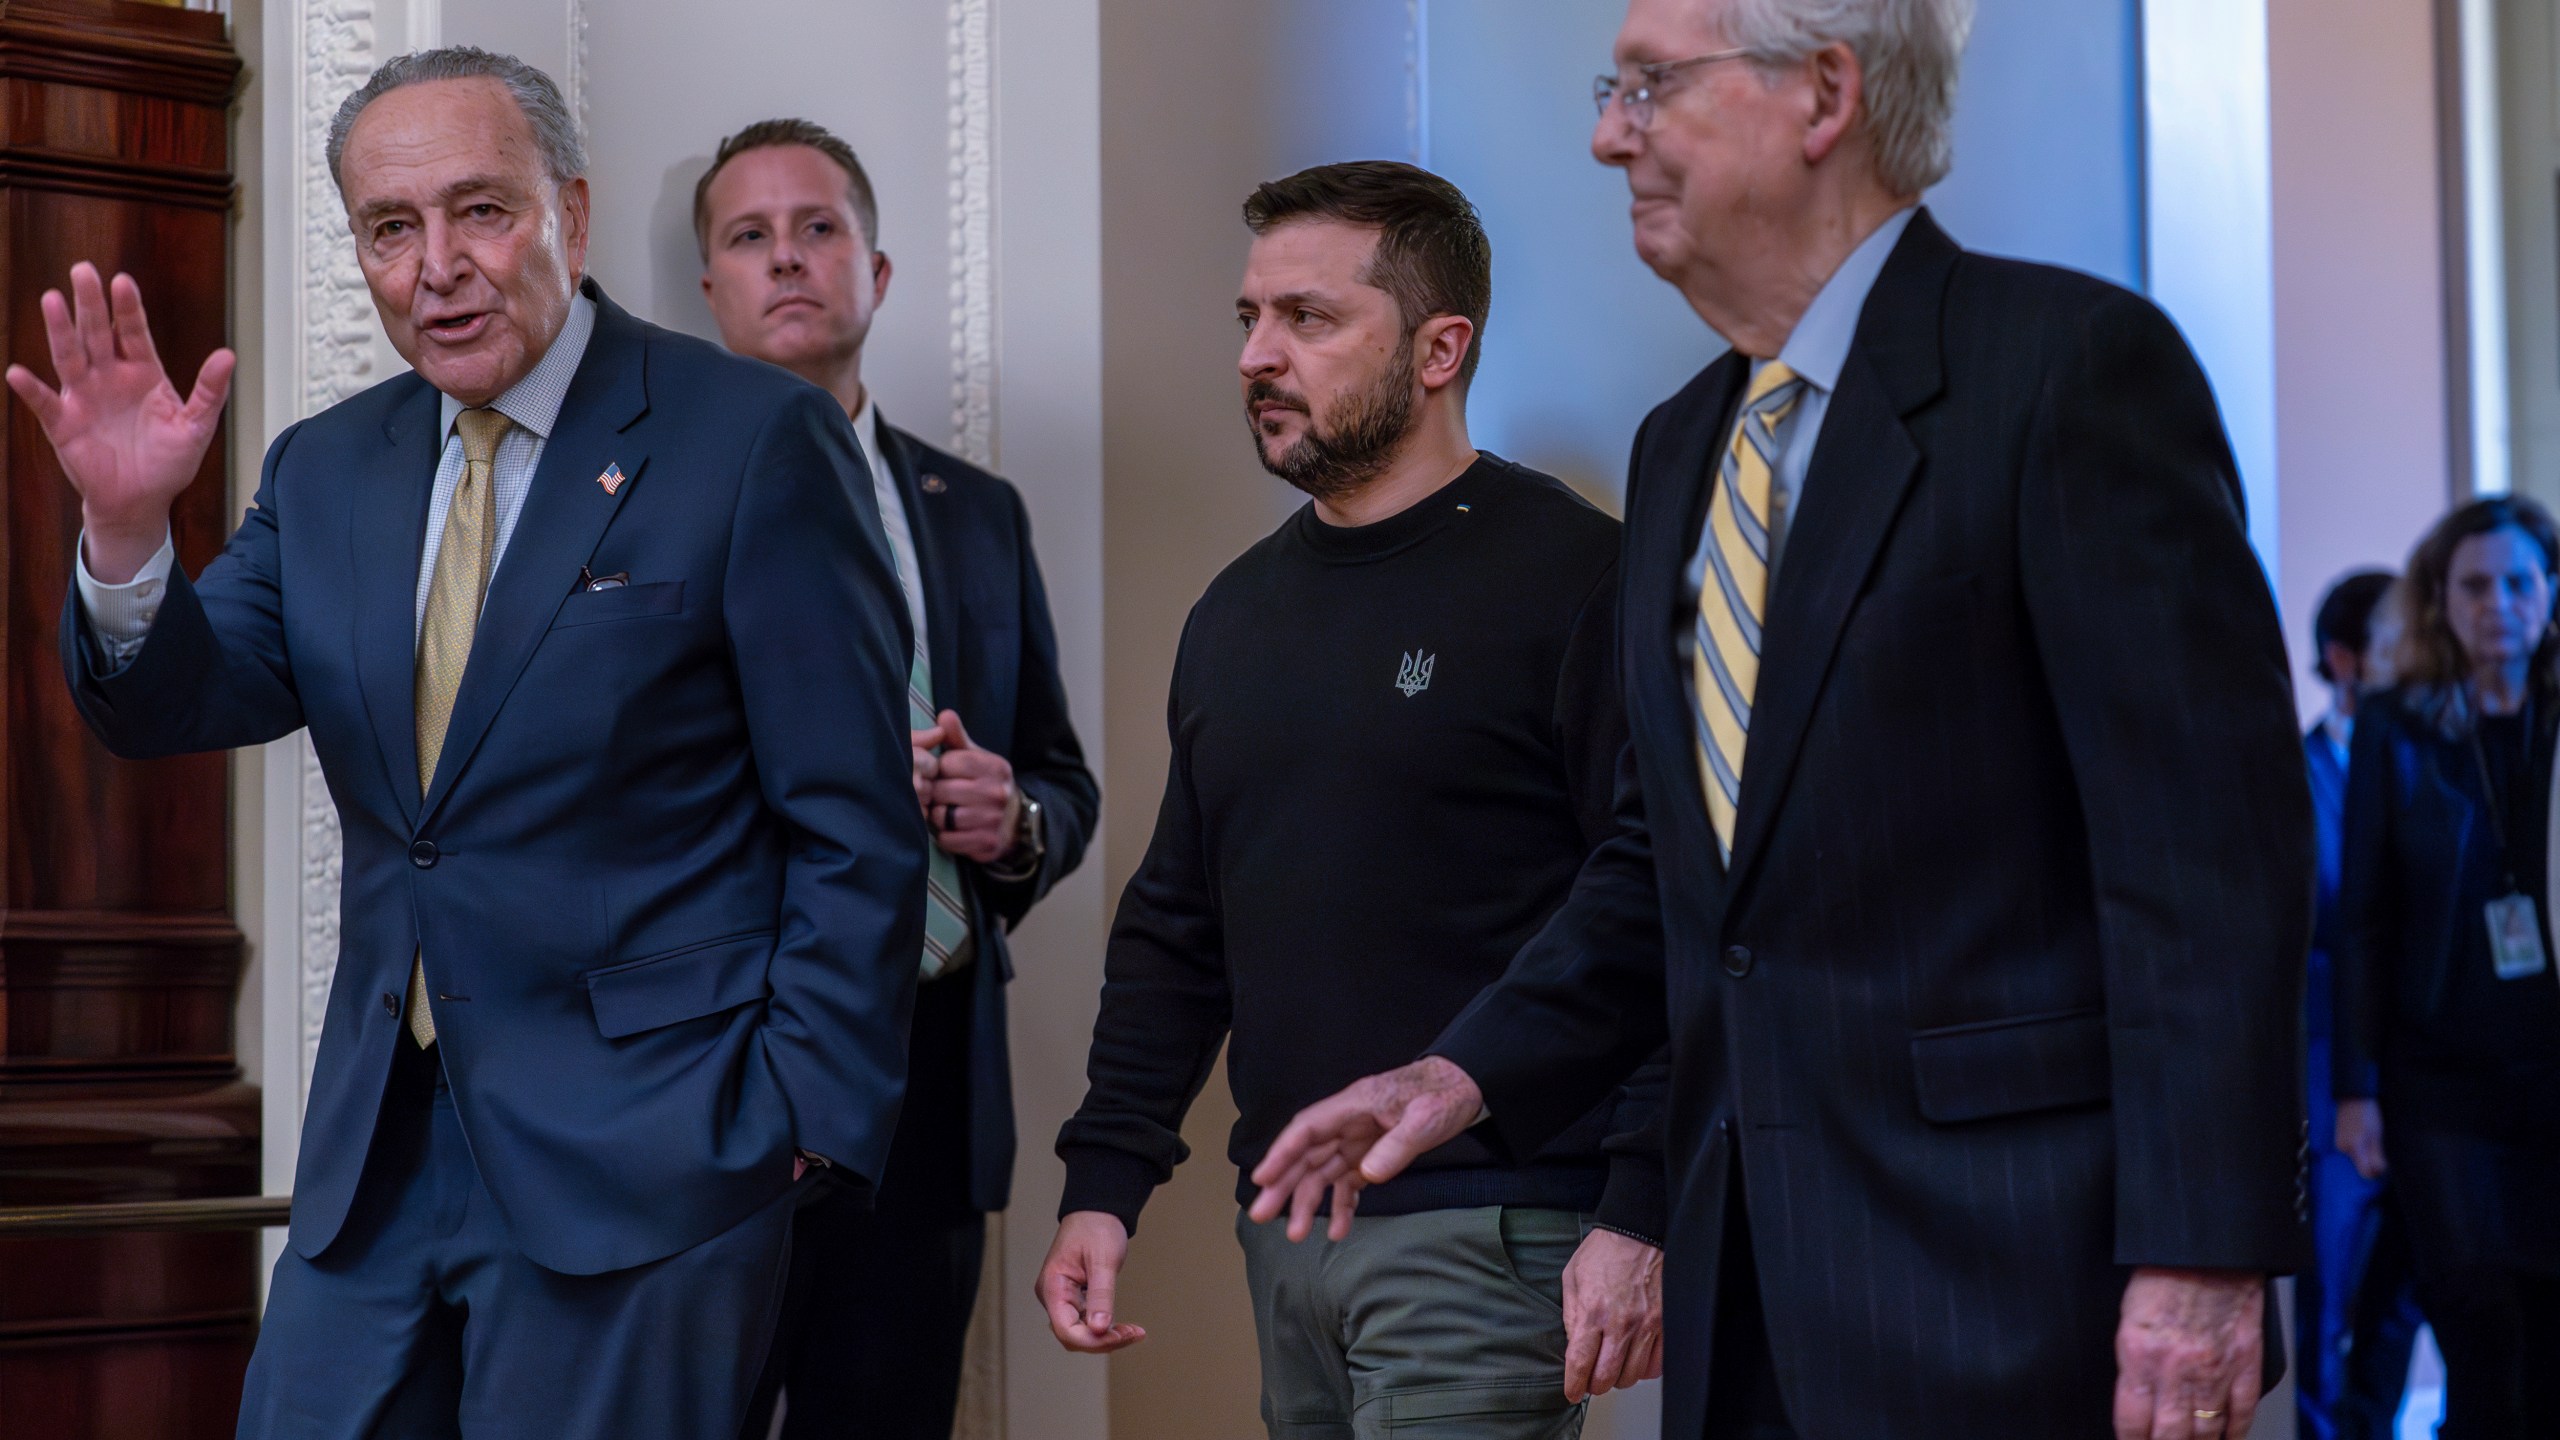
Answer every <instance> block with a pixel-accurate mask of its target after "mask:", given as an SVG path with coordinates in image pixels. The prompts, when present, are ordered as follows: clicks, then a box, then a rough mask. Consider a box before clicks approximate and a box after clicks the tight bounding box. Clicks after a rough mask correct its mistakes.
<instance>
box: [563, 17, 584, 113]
mask: <svg viewBox="0 0 2560 1440" xmlns="http://www.w3.org/2000/svg"><path fill="white" fill-rule="evenodd" d="M568 3H569V63H568V66H567V71H568V73H567V74H566V75H564V76H563V77H562V88H563V89H565V90H566V91H567V92H568V97H567V98H568V101H569V114H570V115H571V116H572V117H574V118H575V119H576V120H577V122H578V133H579V134H580V135H582V136H583V135H584V134H585V133H586V130H587V0H568Z"/></svg>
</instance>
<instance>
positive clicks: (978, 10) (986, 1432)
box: [571, 0, 1007, 1440]
mask: <svg viewBox="0 0 2560 1440" xmlns="http://www.w3.org/2000/svg"><path fill="white" fill-rule="evenodd" d="M571 3H573V4H576V3H583V0H571ZM994 31H995V15H994V0H951V29H950V43H949V55H950V66H951V75H950V88H949V91H948V99H949V118H950V124H951V152H950V154H951V192H950V200H951V206H950V213H951V448H952V449H953V450H954V451H956V452H957V453H958V454H960V455H961V456H962V457H963V458H965V459H968V460H970V461H972V462H974V463H976V464H980V465H993V464H994V463H995V458H996V325H995V33H994ZM985 1266H986V1269H987V1271H988V1273H990V1274H992V1275H994V1276H995V1277H997V1282H998V1283H995V1284H981V1285H980V1286H979V1287H978V1303H977V1307H976V1309H975V1310H974V1311H973V1312H972V1313H971V1315H970V1317H969V1339H968V1349H967V1352H966V1355H965V1358H964V1360H963V1362H962V1368H961V1374H960V1407H959V1413H958V1414H957V1415H956V1416H955V1417H954V1423H953V1425H952V1432H951V1433H952V1435H953V1436H954V1437H955V1440H1003V1437H1004V1435H1005V1432H1006V1429H1007V1425H1006V1421H1005V1403H1004V1399H1005V1353H1004V1336H1005V1326H1004V1307H1003V1305H1002V1303H1001V1301H1000V1299H999V1298H998V1297H999V1295H1000V1294H1001V1293H1002V1292H1003V1291H1005V1290H1006V1289H1007V1286H1006V1284H1005V1283H1003V1277H1004V1275H1005V1273H1006V1272H1005V1261H1004V1217H1003V1216H1001V1215H991V1216H989V1217H987V1254H986V1260H985Z"/></svg>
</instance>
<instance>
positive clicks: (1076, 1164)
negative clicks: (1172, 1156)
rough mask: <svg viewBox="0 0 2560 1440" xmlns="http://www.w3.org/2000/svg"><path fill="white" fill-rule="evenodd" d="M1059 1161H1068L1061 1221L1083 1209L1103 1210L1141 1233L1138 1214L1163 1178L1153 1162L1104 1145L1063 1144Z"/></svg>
mask: <svg viewBox="0 0 2560 1440" xmlns="http://www.w3.org/2000/svg"><path fill="white" fill-rule="evenodd" d="M1058 1158H1059V1159H1061V1160H1064V1161H1066V1162H1067V1184H1066V1190H1065V1192H1064V1193H1063V1194H1061V1195H1060V1196H1059V1197H1058V1218H1059V1219H1061V1220H1064V1219H1065V1218H1067V1217H1068V1216H1070V1215H1072V1214H1074V1213H1076V1212H1077V1211H1079V1210H1099V1211H1101V1212H1102V1213H1103V1214H1105V1215H1109V1216H1112V1217H1114V1218H1116V1219H1118V1220H1119V1222H1120V1224H1121V1225H1122V1227H1124V1228H1125V1229H1127V1230H1128V1232H1129V1233H1130V1234H1132V1235H1135V1234H1137V1233H1138V1212H1139V1211H1140V1210H1143V1209H1145V1208H1146V1204H1147V1197H1148V1196H1150V1195H1152V1194H1154V1193H1155V1188H1156V1186H1157V1185H1158V1184H1159V1183H1160V1182H1161V1181H1162V1179H1163V1177H1162V1175H1161V1174H1160V1173H1159V1172H1158V1170H1157V1167H1156V1165H1155V1163H1154V1162H1153V1161H1150V1160H1147V1159H1145V1158H1144V1157H1142V1156H1137V1155H1132V1154H1130V1153H1129V1152H1127V1151H1125V1150H1113V1149H1109V1148H1107V1147H1104V1146H1100V1145H1061V1146H1059V1147H1058Z"/></svg>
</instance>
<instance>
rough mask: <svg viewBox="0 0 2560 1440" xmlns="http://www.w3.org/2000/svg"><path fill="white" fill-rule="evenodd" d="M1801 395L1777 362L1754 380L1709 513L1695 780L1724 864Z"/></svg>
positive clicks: (1694, 677) (1697, 645)
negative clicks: (1789, 433) (1774, 517)
mask: <svg viewBox="0 0 2560 1440" xmlns="http://www.w3.org/2000/svg"><path fill="white" fill-rule="evenodd" d="M1804 385H1805V382H1804V379H1803V377H1801V376H1799V375H1797V374H1796V373H1795V372H1794V371H1793V370H1790V369H1788V368H1787V367H1786V366H1784V365H1781V364H1779V363H1777V362H1776V361H1771V362H1769V363H1768V364H1766V365H1763V366H1761V367H1760V368H1759V369H1758V370H1757V371H1756V372H1754V373H1753V375H1752V377H1751V386H1750V389H1749V390H1748V391H1747V392H1746V393H1745V394H1744V396H1743V398H1742V413H1741V414H1740V415H1739V416H1738V417H1737V418H1736V419H1735V420H1734V425H1733V439H1732V441H1731V443H1729V444H1727V445H1726V446H1725V452H1724V460H1723V463H1722V464H1721V465H1720V466H1719V467H1718V469H1717V473H1716V481H1717V483H1716V486H1715V494H1714V496H1713V497H1712V498H1711V499H1710V500H1709V501H1708V505H1707V534H1706V541H1705V544H1704V545H1703V546H1702V547H1701V548H1703V549H1704V550H1705V552H1706V566H1705V569H1704V571H1703V573H1702V574H1701V576H1700V580H1699V585H1698V618H1697V633H1696V635H1695V636H1694V637H1693V640H1694V643H1692V644H1691V646H1690V647H1689V651H1690V669H1691V676H1690V683H1691V684H1693V685H1694V686H1695V687H1696V688H1697V692H1698V773H1699V776H1700V778H1701V779H1702V780H1703V781H1704V782H1705V786H1706V792H1707V819H1708V820H1709V821H1710V822H1712V823H1713V824H1714V826H1715V831H1716V844H1717V846H1718V847H1719V848H1720V849H1721V850H1722V851H1723V854H1724V858H1725V859H1726V860H1727V861H1728V862H1729V861H1731V860H1732V859H1733V822H1734V817H1735V815H1736V814H1737V813H1738V811H1739V810H1740V808H1741V801H1742V758H1743V752H1744V750H1745V749H1746V748H1747V747H1748V744H1749V741H1750V738H1751V703H1752V697H1753V696H1754V694H1755V693H1757V691H1758V689H1759V685H1760V630H1761V620H1762V617H1763V616H1764V615H1765V614H1766V613H1767V609H1768V603H1769V569H1770V564H1771V561H1772V560H1773V559H1774V556H1773V554H1772V550H1771V545H1770V541H1769V533H1770V530H1769V523H1770V513H1771V511H1770V501H1771V489H1772V482H1773V480H1774V478H1775V475H1776V471H1777V464H1778V450H1779V446H1778V427H1779V426H1780V425H1781V424H1783V423H1785V421H1786V418H1787V416H1788V414H1789V413H1791V412H1792V411H1793V410H1794V409H1795V407H1796V402H1797V401H1799V400H1801V399H1802V398H1803V397H1804Z"/></svg>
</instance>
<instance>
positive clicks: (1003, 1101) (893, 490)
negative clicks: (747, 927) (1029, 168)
mask: <svg viewBox="0 0 2560 1440" xmlns="http://www.w3.org/2000/svg"><path fill="white" fill-rule="evenodd" d="M694 227H695V231H696V233H697V236H698V237H699V239H700V241H701V244H702V253H703V272H702V289H703V293H704V294H705V295H706V296H708V297H709V299H710V301H711V311H712V315H713V316H714V318H715V319H716V320H717V321H718V322H719V325H720V335H721V338H722V339H723V340H724V341H726V342H727V343H728V346H729V348H730V349H732V350H735V351H737V352H738V353H740V354H742V355H752V356H755V357H756V358H758V359H761V360H769V361H771V362H773V363H774V364H777V365H780V366H782V367H784V368H785V369H788V370H791V371H793V372H794V373H796V374H798V375H799V376H801V377H802V378H803V379H806V380H808V381H810V382H811V383H813V384H816V385H818V386H820V387H821V388H823V389H825V390H826V391H827V392H828V393H830V394H832V395H834V396H835V397H836V400H837V403H839V404H841V405H842V406H843V407H844V410H845V413H846V414H848V415H850V416H852V417H853V428H854V434H855V437H856V438H857V439H858V440H859V441H860V442H861V444H862V446H863V450H864V453H865V455H866V456H867V458H869V459H870V461H871V464H872V478H873V483H874V485H875V487H876V490H877V498H878V501H879V506H880V518H881V521H882V523H883V525H884V526H885V527H886V529H887V532H888V536H889V547H890V550H891V551H892V552H893V554H894V555H895V557H896V559H897V564H898V575H899V579H900V581H901V582H902V583H903V584H904V586H905V589H906V597H907V607H908V610H909V612H910V614H911V615H912V617H913V620H914V625H915V634H916V654H915V662H914V666H913V669H912V672H911V673H910V675H909V677H908V679H909V685H908V692H907V693H908V703H909V705H910V708H911V711H912V715H913V720H914V725H915V733H914V735H913V737H912V739H913V742H914V763H915V774H916V781H915V785H916V799H917V801H918V802H919V803H920V804H921V805H923V807H924V810H925V813H926V814H927V816H928V817H930V819H931V822H932V827H933V833H934V839H935V842H936V851H935V854H934V856H933V869H932V875H931V881H930V884H929V886H928V895H927V905H926V913H925V944H924V952H923V957H922V963H921V965H920V967H919V968H920V974H921V976H922V980H923V984H922V988H921V989H920V990H919V991H918V993H917V996H916V1018H915V1031H914V1044H913V1051H912V1057H911V1060H910V1068H909V1071H908V1088H907V1108H906V1112H905V1114H904V1115H903V1116H902V1117H901V1118H900V1120H899V1123H898V1131H897V1140H896V1144H895V1145H894V1147H893V1148H892V1149H891V1151H890V1156H889V1174H888V1177H887V1179H886V1181H885V1182H884V1184H883V1186H882V1189H881V1192H880V1196H879V1205H878V1208H877V1210H869V1209H866V1208H865V1207H864V1206H863V1205H862V1204H861V1203H860V1197H855V1196H825V1197H821V1198H820V1199H819V1200H818V1201H817V1202H816V1203H814V1204H812V1205H811V1206H809V1207H808V1208H807V1209H805V1210H803V1211H802V1212H801V1213H800V1217H799V1221H798V1224H797V1225H796V1226H795V1228H794V1232H793V1235H794V1250H793V1254H792V1268H791V1280H790V1286H789V1293H788V1296H787V1298H786V1299H785V1301H784V1307H783V1321H782V1328H781V1332H780V1337H779V1339H778V1340H777V1341H776V1343H775V1346H774V1353H773V1358H772V1361H771V1363H770V1364H769V1365H768V1366H767V1369H766V1377H765V1383H764V1384H763V1386H761V1387H760V1390H759V1395H758V1401H757V1405H756V1407H755V1409H754V1411H753V1412H752V1413H751V1416H750V1419H749V1422H748V1427H747V1431H746V1433H747V1434H748V1435H749V1436H751V1437H753V1440H762V1437H763V1436H764V1435H765V1433H766V1429H767V1427H768V1425H769V1423H770V1420H769V1417H770V1414H771V1411H772V1406H773V1403H774V1397H775V1395H776V1393H777V1392H780V1393H781V1394H782V1395H783V1396H784V1397H786V1398H785V1402H784V1404H785V1410H786V1418H785V1420H784V1422H783V1424H784V1432H783V1433H784V1434H785V1435H787V1436H791V1437H821V1436H823V1437H828V1440H838V1437H846V1436H862V1437H874V1436H876V1437H882V1440H890V1437H896V1440H947V1437H948V1436H949V1435H950V1433H951V1422H952V1413H953V1410H954V1407H955V1406H956V1404H957V1401H958V1396H959V1386H960V1368H961V1360H962V1351H963V1347H964V1344H965V1342H966V1339H967V1332H968V1325H969V1314H970V1308H971V1305H972V1303H973V1301H974V1300H975V1298H976V1295H977V1291H978V1278H979V1270H980V1268H981V1262H982V1260H983V1258H984V1255H985V1247H986V1217H987V1214H988V1213H989V1212H991V1211H996V1210H1001V1209H1003V1208H1004V1205H1005V1200H1006V1194H1007V1191H1008V1189H1009V1188H1010V1187H1011V1185H1012V1180H1013V1152H1014V1130H1013V1089H1012V1076H1011V1071H1010V1066H1009V1065H1008V1063H1007V1060H1006V1050H1005V1012H1004V984H1005V981H1006V979H1007V978H1008V977H1009V976H1010V975H1011V974H1012V969H1013V967H1012V962H1011V960H1010V959H1009V958H1008V957H1007V954H1006V950H1005V930H1006V928H1007V927H1009V926H1011V925H1013V924H1015V923H1017V922H1019V921H1020V920H1021V919H1022V916H1023V914H1024V912H1026V911H1028V910H1029V909H1030V908H1031V906H1032V904H1033V903H1034V902H1036V901H1037V900H1039V898H1040V897H1041V896H1042V895H1044V894H1047V893H1048V890H1049V887H1050V886H1052V885H1054V884H1056V883H1057V882H1058V881H1059V880H1060V879H1062V878H1064V877H1065V876H1066V874H1067V873H1068V872H1069V871H1071V870H1073V869H1074V868H1075V867H1076V862H1077V861H1079V860H1080V859H1082V858H1083V856H1084V848H1085V842H1086V840H1087V839H1088V838H1089V837H1090V836H1091V835H1092V834H1093V825H1094V818H1095V812H1096V810H1097V808H1098V807H1099V805H1100V801H1101V795H1100V791H1099V790H1098V789H1097V788H1096V787H1095V785H1094V780H1093V775H1092V772H1090V771H1089V770H1087V769H1086V768H1085V763H1084V752H1083V750H1082V749H1081V748H1080V747H1079V746H1078V745H1077V743H1076V735H1075V730H1074V727H1073V726H1072V725H1071V724H1070V723H1069V722H1068V718H1067V697H1066V691H1065V688H1064V687H1063V686H1062V685H1061V684H1060V682H1059V679H1058V645H1057V637H1056V634H1055V632H1054V630H1053V629H1052V627H1051V624H1050V619H1049V599H1048V595H1047V593H1046V591H1045V590H1043V588H1042V586H1041V583H1040V567H1039V564H1038V562H1037V561H1036V560H1035V559H1034V558H1033V556H1032V551H1031V527H1030V520H1029V518H1028V516H1026V515H1025V514H1024V512H1023V508H1022V498H1021V496H1019V495H1017V494H1016V493H1015V492H1014V489H1013V487H1012V486H1011V485H1009V484H1007V483H1005V482H1004V481H1003V480H1000V479H998V478H996V477H995V476H993V475H990V474H988V473H987V472H986V471H984V470H981V469H979V468H978V467H977V466H974V465H971V464H969V463H968V462H967V461H965V460H961V459H959V458H957V457H955V456H951V455H947V454H944V453H943V452H942V451H940V450H937V449H934V448H933V447H932V446H930V445H927V444H925V443H924V442H923V441H922V440H919V439H917V438H916V437H915V436H913V435H911V434H908V433H907V432H906V431H903V430H900V429H897V428H895V427H893V426H891V425H889V424H888V423H887V422H886V421H884V420H882V419H881V418H880V414H879V410H878V408H877V407H876V406H875V405H873V403H872V399H871V396H870V393H869V392H868V391H867V390H866V389H865V388H864V387H863V383H862V348H863V342H864V339H865V338H866V337H867V336H868V335H869V333H870V330H871V319H872V316H873V314H874V313H875V311H876V310H877V309H878V307H879V305H880V302H881V301H882V300H883V299H884V298H886V296H887V295H888V292H889V275H890V264H889V257H888V256H886V255H884V254H881V253H880V252H879V251H878V250H877V249H876V248H875V247H876V241H877V237H878V234H879V227H878V211H877V208H876V203H875V201H874V199H873V195H872V190H871V180H870V177H869V176H868V175H867V174H865V173H864V171H863V168H862V162H861V161H860V160H859V159H858V158H856V157H855V155H854V153H853V151H852V149H851V148H850V147H848V146H847V145H846V144H845V143H844V141H842V140H841V139H838V138H837V137H836V136H835V135H833V134H831V133H829V132H828V131H827V130H826V129H824V128H823V127H821V126H818V125H816V124H813V123H811V122H809V121H806V120H768V121H764V122H761V123H759V124H755V125H750V126H748V127H747V128H746V129H744V130H741V131H739V132H738V133H737V134H735V135H732V136H730V137H729V138H728V139H727V140H724V141H722V142H721V145H720V149H719V152H718V154H717V156H716V157H715V158H714V160H713V162H712V166H711V169H710V170H709V171H707V172H706V173H705V174H704V175H703V177H702V180H701V183H700V184H698V185H697V186H696V187H695V190H694Z"/></svg>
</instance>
